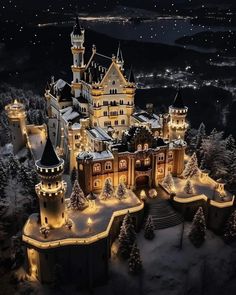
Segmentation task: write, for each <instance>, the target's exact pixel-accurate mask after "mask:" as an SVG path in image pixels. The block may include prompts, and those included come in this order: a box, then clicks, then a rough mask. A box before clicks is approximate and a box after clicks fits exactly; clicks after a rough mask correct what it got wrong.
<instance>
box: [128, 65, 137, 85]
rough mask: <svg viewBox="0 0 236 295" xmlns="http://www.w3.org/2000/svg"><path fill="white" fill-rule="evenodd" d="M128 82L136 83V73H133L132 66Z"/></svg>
mask: <svg viewBox="0 0 236 295" xmlns="http://www.w3.org/2000/svg"><path fill="white" fill-rule="evenodd" d="M128 82H130V83H135V78H134V72H133V67H132V66H131V67H130V72H129V78H128Z"/></svg>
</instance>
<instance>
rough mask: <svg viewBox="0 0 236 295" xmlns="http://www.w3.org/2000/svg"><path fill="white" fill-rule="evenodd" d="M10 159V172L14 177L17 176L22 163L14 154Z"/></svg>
mask: <svg viewBox="0 0 236 295" xmlns="http://www.w3.org/2000/svg"><path fill="white" fill-rule="evenodd" d="M8 161H9V170H10V174H11V177H12V178H13V179H14V178H16V176H17V173H18V170H19V168H20V163H19V161H18V159H17V158H16V157H15V156H14V155H10V156H9V159H8Z"/></svg>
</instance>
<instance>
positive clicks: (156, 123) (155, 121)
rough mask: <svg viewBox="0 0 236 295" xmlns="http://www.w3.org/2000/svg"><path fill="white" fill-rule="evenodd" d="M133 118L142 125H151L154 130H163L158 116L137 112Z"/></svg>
mask: <svg viewBox="0 0 236 295" xmlns="http://www.w3.org/2000/svg"><path fill="white" fill-rule="evenodd" d="M133 117H134V118H135V119H136V120H138V121H139V122H141V123H144V122H145V123H149V124H151V127H152V128H161V121H160V118H159V117H158V116H157V115H156V114H149V113H147V112H145V111H139V112H135V113H134V114H133Z"/></svg>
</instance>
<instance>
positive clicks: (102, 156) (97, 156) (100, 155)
mask: <svg viewBox="0 0 236 295" xmlns="http://www.w3.org/2000/svg"><path fill="white" fill-rule="evenodd" d="M78 159H93V160H107V159H111V160H112V159H114V157H113V154H112V153H111V152H110V151H109V150H105V151H102V152H81V153H79V155H78Z"/></svg>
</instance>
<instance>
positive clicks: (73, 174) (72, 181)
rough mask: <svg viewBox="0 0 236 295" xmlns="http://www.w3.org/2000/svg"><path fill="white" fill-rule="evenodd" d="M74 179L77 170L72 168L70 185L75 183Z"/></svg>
mask: <svg viewBox="0 0 236 295" xmlns="http://www.w3.org/2000/svg"><path fill="white" fill-rule="evenodd" d="M76 178H77V170H76V168H75V167H74V168H73V169H72V171H71V174H70V182H71V184H72V185H74V182H75V180H76Z"/></svg>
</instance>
